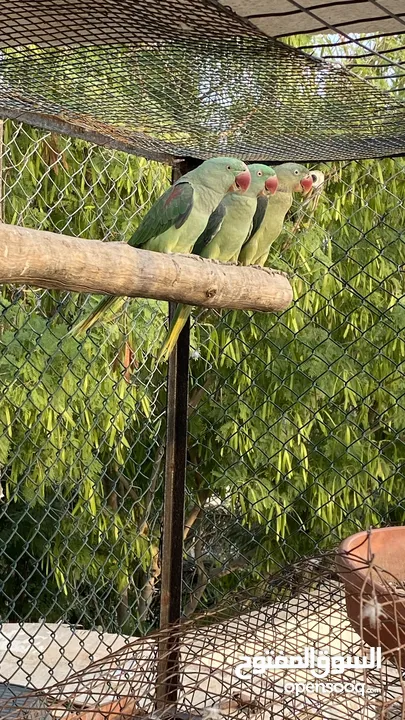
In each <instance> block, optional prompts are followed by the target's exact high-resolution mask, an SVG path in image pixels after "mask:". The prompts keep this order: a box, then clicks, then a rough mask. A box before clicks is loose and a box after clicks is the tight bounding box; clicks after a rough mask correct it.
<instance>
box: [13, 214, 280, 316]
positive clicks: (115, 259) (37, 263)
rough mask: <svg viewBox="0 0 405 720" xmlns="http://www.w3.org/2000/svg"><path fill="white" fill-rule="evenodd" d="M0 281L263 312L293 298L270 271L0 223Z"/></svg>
mask: <svg viewBox="0 0 405 720" xmlns="http://www.w3.org/2000/svg"><path fill="white" fill-rule="evenodd" d="M0 283H23V284H25V285H36V286H37V287H43V288H52V289H59V290H72V291H77V292H90V293H105V294H111V295H128V296H130V297H144V298H154V299H155V300H171V301H174V302H182V303H187V304H188V305H202V306H203V307H211V308H234V309H241V310H260V311H262V312H269V311H273V310H284V309H285V308H286V307H288V306H289V304H290V303H291V301H292V289H291V285H290V283H289V281H288V279H287V277H286V276H285V275H284V274H283V273H279V272H277V271H275V270H274V271H266V270H262V269H259V268H253V267H237V266H236V265H227V264H222V263H213V262H210V261H209V260H203V259H201V258H198V257H197V256H195V255H190V256H188V255H175V254H173V255H167V254H163V253H157V252H150V251H148V250H138V249H135V248H131V247H129V245H127V244H126V243H118V242H111V243H103V242H100V241H99V240H82V239H79V238H75V237H69V236H67V235H58V234H56V233H51V232H45V231H42V230H32V229H31V228H23V227H19V226H15V225H0Z"/></svg>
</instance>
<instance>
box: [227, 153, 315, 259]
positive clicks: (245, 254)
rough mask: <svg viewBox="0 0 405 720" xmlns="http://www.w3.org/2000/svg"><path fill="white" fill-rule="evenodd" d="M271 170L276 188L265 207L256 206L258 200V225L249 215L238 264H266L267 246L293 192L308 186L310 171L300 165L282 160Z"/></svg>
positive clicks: (304, 190)
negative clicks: (248, 225)
mask: <svg viewBox="0 0 405 720" xmlns="http://www.w3.org/2000/svg"><path fill="white" fill-rule="evenodd" d="M274 170H275V171H276V175H277V180H278V187H277V192H276V193H275V194H274V195H273V196H272V197H270V198H268V201H267V203H266V207H265V208H263V207H261V208H260V207H259V203H258V206H257V210H256V214H258V215H260V213H261V214H263V211H264V217H263V218H261V222H260V224H259V225H258V223H257V222H255V218H253V227H252V232H251V234H250V235H249V236H248V237H247V239H246V241H245V243H244V245H243V247H242V249H241V252H240V255H239V258H238V259H239V263H240V264H241V265H261V266H264V265H265V264H266V260H267V258H268V256H269V252H270V247H271V245H272V244H273V242H274V241H275V240H276V239H277V238H278V236H279V235H280V233H281V231H282V229H283V224H284V219H285V216H286V215H287V212H288V210H289V209H290V207H291V205H292V202H293V194H294V193H301V194H302V195H306V194H307V193H309V192H310V190H311V188H312V184H313V178H312V175H311V173H310V172H309V170H307V168H305V167H304V166H303V165H298V164H297V163H284V164H283V165H276V166H275V168H274ZM257 225H258V226H257Z"/></svg>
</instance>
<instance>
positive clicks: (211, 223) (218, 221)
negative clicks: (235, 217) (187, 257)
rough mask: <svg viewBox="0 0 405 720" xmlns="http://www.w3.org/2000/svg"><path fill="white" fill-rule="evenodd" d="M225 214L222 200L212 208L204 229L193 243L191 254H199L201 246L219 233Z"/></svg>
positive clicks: (203, 246)
mask: <svg viewBox="0 0 405 720" xmlns="http://www.w3.org/2000/svg"><path fill="white" fill-rule="evenodd" d="M225 215H226V205H225V203H224V202H223V201H222V202H220V203H219V205H218V207H217V208H216V209H215V210H214V212H213V213H211V215H210V217H209V220H208V222H207V225H206V227H205V230H204V231H203V232H202V233H201V235H200V237H199V238H198V240H196V242H195V245H194V247H193V249H192V251H191V252H192V253H193V255H200V254H201V252H202V250H203V248H205V246H206V245H208V243H209V242H210V240H212V238H214V237H215V235H217V233H219V231H220V229H221V225H222V223H223V220H224V217H225Z"/></svg>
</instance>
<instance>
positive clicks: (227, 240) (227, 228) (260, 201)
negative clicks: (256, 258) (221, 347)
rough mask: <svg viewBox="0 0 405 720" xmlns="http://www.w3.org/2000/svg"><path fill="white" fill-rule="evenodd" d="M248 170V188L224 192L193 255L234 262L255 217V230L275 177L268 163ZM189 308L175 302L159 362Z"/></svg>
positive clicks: (174, 340)
mask: <svg viewBox="0 0 405 720" xmlns="http://www.w3.org/2000/svg"><path fill="white" fill-rule="evenodd" d="M249 171H250V175H251V178H252V180H251V183H250V187H249V189H248V190H246V192H245V193H243V195H240V194H237V193H229V194H228V195H225V197H224V199H223V200H222V202H221V203H220V205H219V206H218V207H217V208H216V210H215V211H214V212H213V213H212V215H211V217H210V219H209V220H208V223H207V227H206V228H205V230H204V232H203V233H202V234H201V235H200V237H199V238H198V240H197V242H196V244H195V246H194V248H193V253H194V254H195V255H199V256H200V257H203V258H207V259H210V260H219V261H221V262H236V261H237V259H238V256H239V252H240V249H241V247H242V245H243V242H244V240H245V239H246V237H248V236H249V234H250V233H251V229H252V224H253V218H254V217H255V218H256V230H258V229H259V227H260V222H261V220H263V218H264V215H265V207H266V205H267V201H268V198H269V197H270V196H271V195H274V193H275V192H276V190H277V185H278V180H277V176H276V173H275V171H274V170H273V168H271V167H268V166H267V165H261V164H258V163H257V164H254V165H249ZM259 205H261V206H262V207H264V211H262V212H259V213H258V212H257V209H258V207H259ZM191 310H192V307H191V306H190V305H178V306H177V309H176V312H175V314H174V318H173V322H172V324H171V326H170V329H169V332H168V334H167V336H166V339H165V341H164V343H163V345H162V347H161V349H160V352H159V356H158V362H160V361H161V360H167V359H168V358H169V357H170V355H171V353H172V351H173V348H174V346H175V345H176V343H177V340H178V337H179V335H180V332H181V330H182V329H183V327H184V325H185V323H186V321H187V319H188V317H189V316H190V313H191Z"/></svg>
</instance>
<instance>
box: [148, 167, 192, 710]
mask: <svg viewBox="0 0 405 720" xmlns="http://www.w3.org/2000/svg"><path fill="white" fill-rule="evenodd" d="M179 174H180V173H179ZM175 308H176V305H175V304H174V303H170V304H169V322H170V323H171V322H172V319H173V315H174V312H175ZM189 341H190V323H189V321H187V324H186V325H185V327H184V328H183V330H182V332H181V333H180V336H179V339H178V342H177V345H176V347H175V349H174V350H173V352H172V354H171V356H170V358H169V365H168V378H167V429H166V464H165V493H164V511H163V537H162V554H161V599H160V628H161V629H164V628H166V627H167V626H168V625H171V624H172V623H175V622H177V621H179V620H180V617H181V595H182V579H183V535H184V499H185V483H186V461H187V414H188V380H189V350H190V342H189ZM179 653H180V646H179V641H178V639H176V637H175V636H174V637H173V636H170V633H167V634H166V633H165V634H164V636H163V637H162V638H161V640H160V641H159V647H158V654H159V655H158V672H157V685H156V704H157V708H158V709H159V710H163V709H164V708H167V709H169V708H173V707H175V705H176V702H177V694H178V687H179V682H180V672H179Z"/></svg>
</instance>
